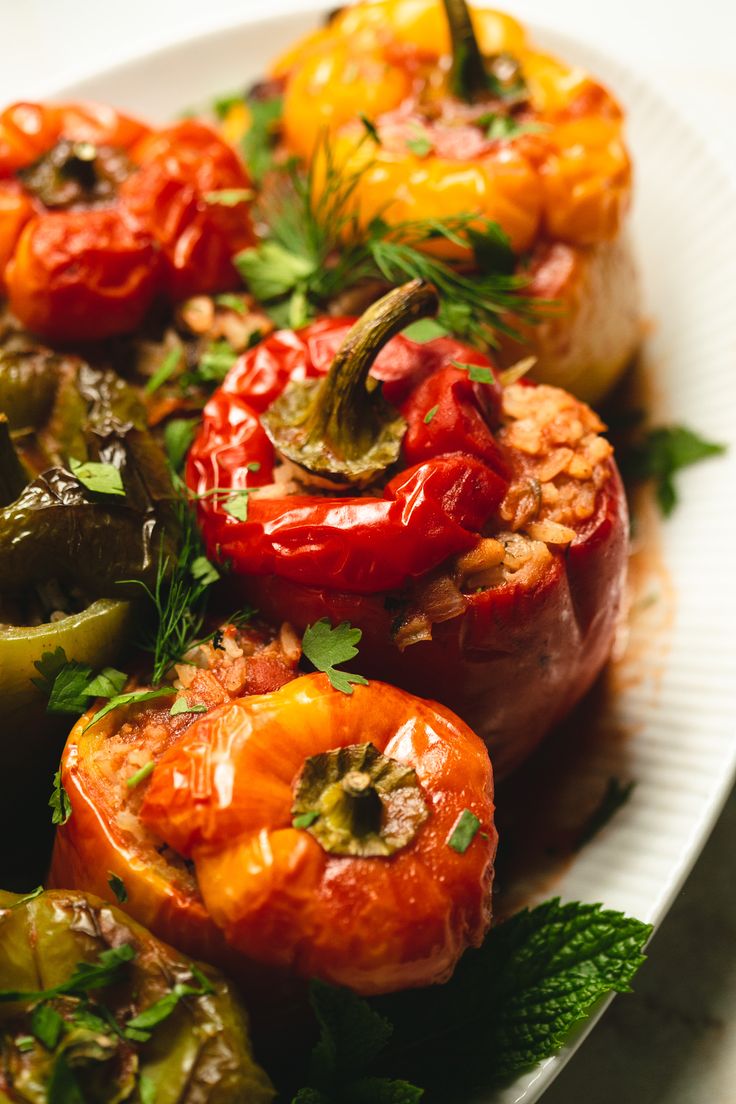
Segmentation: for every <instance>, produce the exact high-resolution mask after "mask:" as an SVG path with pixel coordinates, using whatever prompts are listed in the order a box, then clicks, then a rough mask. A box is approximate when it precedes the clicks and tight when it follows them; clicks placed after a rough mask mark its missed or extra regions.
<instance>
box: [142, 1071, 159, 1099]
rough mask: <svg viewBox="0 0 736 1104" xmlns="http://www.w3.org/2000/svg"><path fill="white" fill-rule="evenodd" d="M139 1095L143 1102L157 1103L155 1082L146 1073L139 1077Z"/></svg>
mask: <svg viewBox="0 0 736 1104" xmlns="http://www.w3.org/2000/svg"><path fill="white" fill-rule="evenodd" d="M138 1095H139V1097H140V1098H141V1104H156V1085H155V1082H154V1081H153V1078H151V1077H148V1075H147V1074H145V1073H142V1074H141V1075H140V1077H139V1078H138Z"/></svg>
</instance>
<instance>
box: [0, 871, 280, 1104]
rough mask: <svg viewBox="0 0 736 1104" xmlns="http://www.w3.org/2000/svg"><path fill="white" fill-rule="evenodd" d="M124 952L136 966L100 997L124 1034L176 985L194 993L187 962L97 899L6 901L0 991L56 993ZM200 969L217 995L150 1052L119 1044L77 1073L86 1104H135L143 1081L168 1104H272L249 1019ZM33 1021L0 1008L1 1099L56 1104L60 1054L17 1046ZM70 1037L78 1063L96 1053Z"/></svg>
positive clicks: (23, 1008)
mask: <svg viewBox="0 0 736 1104" xmlns="http://www.w3.org/2000/svg"><path fill="white" fill-rule="evenodd" d="M124 944H129V945H130V946H131V947H132V948H133V950H134V952H135V957H134V958H133V960H132V961H131V963H130V964H129V966H128V967H127V969H126V971H125V972H124V973H123V975H122V980H121V981H119V982H118V983H117V984H116V985H115V986H108V987H106V988H103V989H101V990H100V989H98V990H96V991H95V993H94V998H95V1000H96V1001H98V1002H101V1003H103V1004H104V1005H106V1007H108V1009H109V1011H110V1012H111V1013H112V1015H113V1016H115V1015H116V1013H117V1014H118V1016H119V1017H120V1018H119V1020H118V1023H119V1024H122V1023H123V1022H124V1021H125V1020H126V1019H129V1018H130V1017H131V1015H134V1014H137V1013H139V1012H140V1011H142V1010H144V1009H146V1008H149V1007H150V1006H151V1005H152V1004H154V1002H156V1001H157V1000H160V999H161V998H162V997H164V996H166V994H167V993H169V992H170V991H171V988H172V986H173V985H174V984H175V983H177V982H183V983H184V984H189V985H192V984H193V985H194V986H195V987H197V986H198V984H199V983H198V982H197V979H196V977H195V976H194V975H193V974H192V972H191V966H192V963H191V962H190V961H188V960H187V959H186V958H185V957H184V956H183V955H182V954H180V953H179V952H178V951H175V950H174V949H173V948H171V947H168V946H165V945H164V944H163V943H161V942H159V940H158V939H155V938H154V937H153V936H152V935H151V933H150V932H148V931H146V930H145V928H143V927H141V925H140V924H137V923H136V922H135V921H134V920H132V919H131V918H130V917H129V916H127V915H126V914H125V913H124V912H122V911H121V910H120V909H119V908H116V907H113V906H111V905H110V904H108V903H106V902H104V901H101V900H99V899H98V898H96V897H93V896H89V895H87V894H82V893H75V892H71V891H69V890H57V891H47V892H45V893H43V894H41V896H38V897H35V898H33V899H31V900H28V901H25V902H24V901H23V899H22V898H20V897H17V896H15V895H14V894H11V893H6V892H0V945H1V946H0V989H8V988H13V989H19V990H25V991H33V990H38V989H44V988H49V987H51V986H54V985H58V984H59V983H62V982H65V981H67V980H68V979H69V977H70V976H71V975H72V973H73V971H74V969H75V967H76V965H77V963H79V962H95V961H96V960H97V959H98V956H99V955H100V953H102V952H104V951H106V950H109V949H110V948H111V947H120V946H122V945H124ZM201 969H202V970H203V971H204V972H205V975H206V977H207V980H208V982H209V984H210V985H211V987H212V989H211V992H210V993H208V994H205V995H203V996H199V997H196V998H191V997H190V998H188V999H187V1001H186V1005H182V1006H181V1007H180V1008H178V1009H176V1010H175V1011H174V1012H173V1013H172V1015H171V1016H170V1017H169V1018H168V1020H167V1021H166V1023H165V1024H163V1025H161V1026H159V1027H158V1028H157V1029H156V1030H155V1032H154V1034H153V1038H152V1040H151V1041H150V1042H149V1043H147V1044H145V1045H143V1046H140V1045H137V1046H136V1045H135V1044H133V1045H131V1043H130V1042H127V1041H126V1042H124V1041H122V1039H121V1040H120V1041H119V1042H118V1041H116V1040H115V1038H114V1037H113V1039H112V1040H110V1041H109V1043H108V1044H107V1045H108V1046H109V1050H110V1052H111V1053H110V1057H109V1058H108V1060H107V1061H106V1062H105V1063H104V1064H101V1063H96V1062H92V1063H90V1064H88V1065H87V1067H86V1069H85V1068H81V1072H80V1067H79V1066H78V1067H77V1072H78V1073H80V1076H81V1079H82V1084H83V1086H84V1089H85V1090H86V1091H85V1099H89V1100H95V1101H96V1102H97V1104H113V1102H114V1101H118V1100H120V1099H121V1097H120V1095H119V1094H120V1093H121V1092H124V1093H125V1098H126V1099H128V1097H130V1099H135V1100H138V1099H140V1097H139V1095H138V1091H136V1084H139V1075H142V1076H145V1078H146V1079H147V1080H148V1081H149V1082H150V1083H151V1085H152V1087H153V1089H154V1090H156V1091H157V1095H159V1096H160V1098H161V1099H164V1094H165V1099H166V1100H167V1101H172V1104H176V1102H178V1101H185V1100H194V1099H196V1100H199V1101H202V1102H203V1104H240V1102H242V1101H246V1100H247V1101H248V1102H249V1104H269V1102H270V1101H271V1100H273V1097H274V1091H273V1088H272V1086H271V1084H270V1082H269V1079H268V1077H267V1076H266V1074H265V1073H264V1071H263V1070H262V1069H261V1068H260V1067H259V1066H258V1065H257V1064H256V1062H255V1060H254V1058H253V1055H252V1050H251V1045H250V1039H249V1037H248V1018H247V1014H246V1012H245V1009H244V1008H243V1006H242V1004H241V1003H240V1001H239V999H238V998H237V997H236V995H235V994H234V993H233V992H232V990H231V988H230V986H229V985H228V983H227V982H226V981H225V979H224V978H223V977H222V976H221V975H220V974H218V973H217V972H216V971H215V970H212V969H211V968H210V967H208V966H204V967H201ZM200 978H201V975H200ZM61 1010H62V1015H63V1014H64V1011H67V1014H68V1005H67V1007H66V1008H65V1007H64V1005H63V1004H62V1005H61ZM29 1013H30V1008H29V1006H28V1004H27V1003H25V1002H22V1003H21V1002H14V1003H0V1032H2V1035H3V1036H4V1038H3V1046H2V1048H0V1098H4V1099H8V1100H13V1101H15V1100H23V1101H25V1100H33V1101H34V1102H39V1104H43V1102H45V1101H47V1100H52V1099H53V1098H54V1096H53V1091H49V1088H50V1087H49V1076H50V1072H51V1068H52V1065H53V1062H54V1058H55V1057H56V1053H55V1051H54V1050H53V1049H51V1050H50V1049H49V1048H47V1047H46V1046H44V1045H42V1044H41V1043H40V1042H38V1041H35V1040H34V1044H33V1046H32V1047H31V1048H26V1049H21V1048H19V1047H18V1046H17V1044H16V1040H19V1039H20V1038H21V1037H22V1036H23V1035H25V1036H26V1037H27V1036H28V1034H29V1026H30V1014H29ZM68 1030H69V1031H70V1033H73V1032H76V1035H72V1034H67V1035H65V1036H63V1041H62V1044H61V1045H62V1047H68V1048H69V1049H68V1050H67V1053H73V1048H74V1044H77V1045H78V1046H79V1049H80V1050H82V1051H83V1047H84V1045H85V1044H86V1045H87V1046H88V1047H89V1046H90V1044H92V1045H93V1044H94V1034H93V1033H92V1032H89V1031H86V1033H85V1029H81V1030H80V1028H79V1027H76V1026H75V1025H73V1024H71V1025H70V1026H69V1028H68ZM92 1053H94V1050H93V1051H92ZM83 1066H84V1063H82V1067H83ZM126 1089H127V1092H126ZM29 1092H30V1095H27V1093H29ZM5 1093H7V1094H8V1095H7V1097H4V1094H5ZM87 1093H89V1094H90V1095H87ZM132 1094H134V1095H132Z"/></svg>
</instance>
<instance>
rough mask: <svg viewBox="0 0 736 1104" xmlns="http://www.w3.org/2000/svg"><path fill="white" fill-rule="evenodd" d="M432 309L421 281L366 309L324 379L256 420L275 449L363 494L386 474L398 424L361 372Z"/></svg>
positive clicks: (288, 393)
mask: <svg viewBox="0 0 736 1104" xmlns="http://www.w3.org/2000/svg"><path fill="white" fill-rule="evenodd" d="M438 308H439V299H438V297H437V292H436V290H435V288H434V287H433V286H432V285H431V284H427V283H425V282H424V281H423V280H412V281H411V282H410V283H408V284H404V285H403V286H402V287H398V288H395V289H394V290H393V291H390V292H389V293H388V295H384V296H383V298H382V299H379V300H378V301H377V302H375V303H373V304H372V306H370V307H369V308H368V310H367V311H365V313H364V314H363V315H362V316H361V317H360V318H359V319H358V321H357V322H356V323H355V325H354V326H353V327H352V329H351V330H350V331H349V332H348V334H347V336H346V338H345V340H344V341H343V343H342V345H341V346H340V348H339V349H338V351H337V354H336V356H335V359H334V360H333V362H332V364H331V366H330V371H329V373H328V375H327V376H326V377H325V378H324V379H321V380H317V381H315V380H307V381H303V382H294V383H291V384H290V385H289V386H288V387H287V388H286V390H285V391H284V392H283V394H282V395H280V396H279V398H278V399H277V400H276V401H275V402H274V403H272V404H271V406H270V407H269V408H268V410H267V411H266V412H265V414H264V415H263V417H262V419H261V421H262V424H263V426H264V428H265V430H266V432H267V433H268V436H269V437H270V439H271V441H272V443H273V444H274V446H275V447H276V449H277V450H278V451H279V452H280V453H281V454H282V455H283V456H284V457H286V458H287V459H288V460H291V461H293V462H294V463H295V464H298V465H299V467H301V468H304V469H306V471H308V472H310V473H311V474H312V475H316V476H318V477H320V478H322V479H325V480H327V481H329V482H331V483H342V484H352V485H354V486H358V487H359V486H364V485H365V484H367V483H369V482H371V480H373V479H375V478H376V476H377V475H379V474H380V473H381V472H383V471H385V469H386V468H388V467H390V465H391V464H393V463H394V462H395V461H396V460H397V459H398V456H399V452H400V449H401V441H402V438H403V436H404V432H405V430H406V423H405V422H404V420H403V418H401V416H400V415H399V414H398V412H397V411H396V409H395V408H394V407H392V406H391V405H390V404H389V403H387V402H386V400H385V399H384V398H383V396H382V394H381V390H380V385H379V384H378V382H377V381H376V380H371V379H370V378H369V372H370V370H371V367H372V365H373V362H374V360H375V359H376V357H377V356H378V354H379V352H380V351H381V349H382V348H383V347H384V345H386V343H387V342H388V341H390V340H391V338H392V337H395V336H396V334H398V333H400V332H401V330H403V329H405V328H406V327H407V326H408V325H410V324H411V323H412V322H415V321H417V319H419V318H426V317H428V316H429V315H435V314H436V313H437V310H438Z"/></svg>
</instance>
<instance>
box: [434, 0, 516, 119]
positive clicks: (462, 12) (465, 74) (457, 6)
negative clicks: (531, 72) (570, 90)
mask: <svg viewBox="0 0 736 1104" xmlns="http://www.w3.org/2000/svg"><path fill="white" fill-rule="evenodd" d="M443 5H444V8H445V15H446V16H447V22H448V24H449V28H450V39H451V42H452V67H451V69H450V87H451V89H452V93H453V95H454V96H457V98H458V99H459V100H464V101H465V102H466V103H473V102H474V101H476V100H483V99H492V100H495V99H497V100H500V101H502V102H503V103H505V104H507V105H510V104H513V103H518V102H520V101H521V100H524V99H525V98H526V94H527V89H526V84H525V82H524V80H523V77H522V75H521V69H520V66H519V63H518V61H517V60H516V58H514V57H512V56H511V55H510V54H497V55H495V56H494V57H488V58H486V57H484V56H483V54H482V53H481V50H480V46H479V45H478V40H477V38H476V37H475V31H474V30H473V22H472V19H471V16H470V11H469V9H468V5H467V4H466V2H465V0H443Z"/></svg>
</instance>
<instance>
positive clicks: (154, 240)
mask: <svg viewBox="0 0 736 1104" xmlns="http://www.w3.org/2000/svg"><path fill="white" fill-rule="evenodd" d="M249 184H250V181H249V177H248V174H247V173H246V171H245V168H244V166H243V165H242V164H241V162H240V161H239V159H238V157H237V156H236V154H235V152H234V151H233V150H232V149H231V148H230V147H229V146H228V145H227V144H226V143H225V142H223V141H222V139H221V138H219V137H218V136H217V135H216V134H215V133H214V132H213V131H212V130H211V129H210V128H209V127H207V126H205V125H203V124H202V123H199V122H196V121H195V120H185V121H183V122H181V123H177V124H175V125H174V126H171V127H167V128H166V129H164V130H160V131H151V130H150V129H149V127H147V126H146V125H145V124H143V123H141V122H139V121H137V120H135V119H131V118H128V117H127V116H125V115H122V114H120V113H119V112H117V111H115V110H114V109H113V108H111V107H107V106H105V105H98V104H64V105H51V104H35V103H17V104H13V105H12V106H11V107H9V108H7V109H6V110H5V111H4V112H3V113H2V114H1V115H0V284H4V285H5V289H6V291H7V295H8V298H9V301H10V307H11V309H12V311H13V312H14V314H15V315H16V316H17V318H18V319H19V320H20V321H21V322H22V324H23V325H24V326H26V327H27V328H28V329H29V330H31V331H32V332H34V333H37V334H40V335H42V336H43V337H46V338H49V339H51V340H54V341H72V342H74V341H93V340H96V339H99V338H105V337H109V336H111V335H115V334H120V333H127V332H130V331H132V330H135V329H136V328H137V327H138V326H139V325H140V324H141V322H142V321H143V319H144V318H145V316H146V315H147V313H148V311H149V309H150V308H151V306H152V304H153V302H154V300H156V299H158V298H164V299H168V300H174V301H176V300H179V299H184V298H186V297H187V296H189V295H194V294H197V293H199V292H215V291H225V290H227V289H228V288H232V287H237V286H238V283H239V280H238V275H237V273H236V271H235V268H234V266H233V263H232V256H233V254H234V253H236V252H237V251H238V250H239V249H242V248H243V247H244V246H247V245H249V244H251V243H252V241H253V233H252V228H251V223H250V217H249V214H248V209H249V203H248V199H249V196H250V192H249ZM223 196H225V199H226V202H222V201H221V198H222V197H223Z"/></svg>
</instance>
